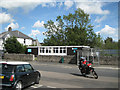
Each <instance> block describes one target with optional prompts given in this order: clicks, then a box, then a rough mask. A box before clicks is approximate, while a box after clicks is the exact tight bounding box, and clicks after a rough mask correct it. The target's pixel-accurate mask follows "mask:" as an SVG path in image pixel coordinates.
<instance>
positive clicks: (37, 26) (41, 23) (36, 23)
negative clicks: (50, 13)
mask: <svg viewBox="0 0 120 90" xmlns="http://www.w3.org/2000/svg"><path fill="white" fill-rule="evenodd" d="M33 27H34V28H39V27H44V21H41V22H40V21H39V20H38V21H37V22H35V24H34V25H33Z"/></svg>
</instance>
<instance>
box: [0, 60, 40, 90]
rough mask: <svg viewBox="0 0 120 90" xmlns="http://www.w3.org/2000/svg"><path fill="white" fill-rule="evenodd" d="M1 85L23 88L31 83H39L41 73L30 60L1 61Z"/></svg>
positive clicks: (3, 86)
mask: <svg viewBox="0 0 120 90" xmlns="http://www.w3.org/2000/svg"><path fill="white" fill-rule="evenodd" d="M0 70H2V72H0V80H2V81H1V82H0V86H1V87H2V88H3V89H6V88H8V89H11V88H12V90H14V89H15V90H21V89H22V88H24V87H26V86H29V85H31V84H34V83H36V84H39V80H40V78H41V74H40V72H39V71H37V70H34V69H33V67H32V66H31V65H30V64H29V63H28V62H12V61H11V62H7V61H1V62H0Z"/></svg>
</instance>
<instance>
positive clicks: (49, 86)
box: [47, 86, 56, 88]
mask: <svg viewBox="0 0 120 90" xmlns="http://www.w3.org/2000/svg"><path fill="white" fill-rule="evenodd" d="M47 87H48V88H56V87H52V86H47Z"/></svg>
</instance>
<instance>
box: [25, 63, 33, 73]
mask: <svg viewBox="0 0 120 90" xmlns="http://www.w3.org/2000/svg"><path fill="white" fill-rule="evenodd" d="M24 67H25V71H26V72H29V71H32V70H33V68H32V66H31V65H30V64H26V65H24Z"/></svg>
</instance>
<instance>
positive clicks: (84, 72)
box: [79, 61, 98, 79]
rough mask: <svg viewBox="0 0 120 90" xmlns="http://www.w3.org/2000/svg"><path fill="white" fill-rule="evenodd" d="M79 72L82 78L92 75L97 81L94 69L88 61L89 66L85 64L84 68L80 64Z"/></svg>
mask: <svg viewBox="0 0 120 90" xmlns="http://www.w3.org/2000/svg"><path fill="white" fill-rule="evenodd" d="M80 63H81V62H80ZM79 70H80V71H81V74H82V75H83V76H86V75H90V74H92V75H93V76H94V78H95V79H98V75H97V73H96V72H95V70H94V68H93V67H92V64H91V62H90V61H89V64H87V65H86V66H82V65H81V64H79Z"/></svg>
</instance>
